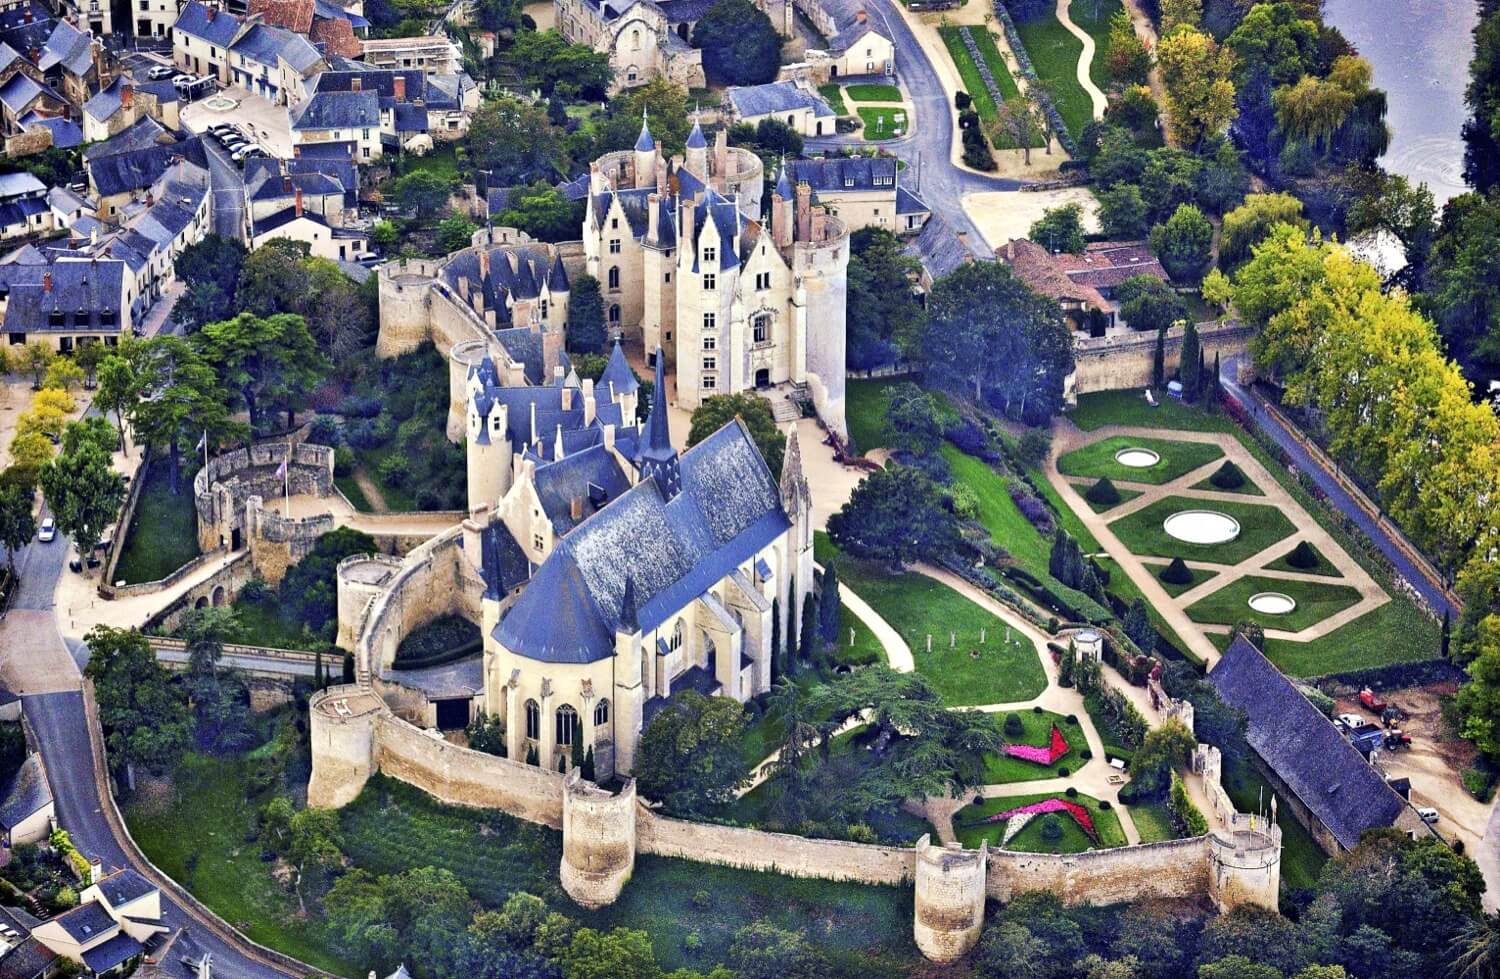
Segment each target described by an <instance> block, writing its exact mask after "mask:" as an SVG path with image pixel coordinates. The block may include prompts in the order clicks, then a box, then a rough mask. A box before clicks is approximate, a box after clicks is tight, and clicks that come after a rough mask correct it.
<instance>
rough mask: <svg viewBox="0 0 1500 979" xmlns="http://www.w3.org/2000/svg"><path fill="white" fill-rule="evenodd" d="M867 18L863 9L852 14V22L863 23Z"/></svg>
mask: <svg viewBox="0 0 1500 979" xmlns="http://www.w3.org/2000/svg"><path fill="white" fill-rule="evenodd" d="M867 20H869V17H868V15H866V14H865V12H864V11H863V10H861V11H859V12H857V13H856V14H855V15H854V22H855V23H856V24H863V23H864V22H865V21H867Z"/></svg>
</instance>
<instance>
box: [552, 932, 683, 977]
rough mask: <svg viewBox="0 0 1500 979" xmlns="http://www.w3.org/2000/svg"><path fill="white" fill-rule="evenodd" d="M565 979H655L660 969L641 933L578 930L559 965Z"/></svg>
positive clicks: (644, 934)
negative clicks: (566, 978)
mask: <svg viewBox="0 0 1500 979" xmlns="http://www.w3.org/2000/svg"><path fill="white" fill-rule="evenodd" d="M561 965H562V969H563V974H564V975H565V976H567V977H568V979H658V977H659V976H661V967H660V966H658V965H657V964H656V953H655V952H654V951H653V950H652V947H651V936H650V935H648V934H646V933H645V932H644V931H636V930H634V929H630V928H614V929H611V930H610V931H608V932H601V931H595V930H594V929H592V928H580V929H578V931H577V933H576V934H574V936H573V941H572V943H571V944H569V946H568V950H567V952H565V953H564V954H563V956H562V961H561Z"/></svg>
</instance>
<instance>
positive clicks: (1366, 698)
mask: <svg viewBox="0 0 1500 979" xmlns="http://www.w3.org/2000/svg"><path fill="white" fill-rule="evenodd" d="M1359 702H1360V703H1361V704H1364V705H1365V709H1366V710H1369V711H1373V712H1375V713H1376V714H1382V713H1384V712H1385V709H1386V707H1387V706H1388V705H1387V704H1386V702H1385V701H1383V700H1381V699H1380V697H1378V696H1377V695H1376V693H1375V691H1373V690H1371V689H1370V688H1369V687H1365V688H1364V689H1363V690H1361V691H1360V692H1359Z"/></svg>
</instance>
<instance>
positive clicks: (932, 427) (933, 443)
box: [885, 381, 944, 457]
mask: <svg viewBox="0 0 1500 979" xmlns="http://www.w3.org/2000/svg"><path fill="white" fill-rule="evenodd" d="M885 422H886V429H887V431H889V433H890V437H891V445H892V448H894V449H896V450H898V451H901V452H909V453H911V454H912V455H914V456H918V457H924V456H930V455H933V454H935V453H936V452H937V451H938V449H940V448H941V447H942V443H943V427H944V426H943V409H942V406H941V405H939V403H938V400H937V398H935V397H933V396H932V395H931V394H929V393H928V392H926V391H923V390H922V389H921V388H919V387H917V386H916V385H915V384H913V383H911V382H910V381H902V382H901V383H899V384H893V385H891V387H889V388H888V389H887V390H886V393H885Z"/></svg>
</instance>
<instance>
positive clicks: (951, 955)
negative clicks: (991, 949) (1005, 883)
mask: <svg viewBox="0 0 1500 979" xmlns="http://www.w3.org/2000/svg"><path fill="white" fill-rule="evenodd" d="M988 862H989V844H988V843H987V842H985V843H980V844H979V849H977V850H965V849H964V847H963V844H962V843H949V844H947V845H946V846H933V845H932V840H931V838H929V837H927V836H924V837H922V838H921V839H920V840H918V841H917V859H916V868H917V888H916V894H915V895H914V899H913V905H914V913H915V920H914V921H913V923H912V932H913V936H914V937H915V939H916V942H917V948H919V949H921V951H922V954H923V955H925V956H927V957H928V958H929V959H932V960H933V961H934V962H952V961H953V960H954V959H957V958H960V957H962V956H963V955H964V953H965V952H967V951H968V950H969V949H971V948H973V947H974V943H975V942H977V941H979V933H980V932H981V931H982V930H983V929H984V899H985V890H986V880H985V877H986V874H985V871H986V869H987V866H988Z"/></svg>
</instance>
